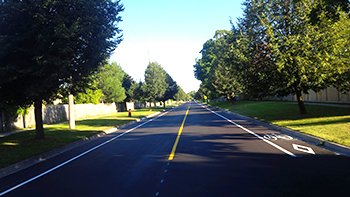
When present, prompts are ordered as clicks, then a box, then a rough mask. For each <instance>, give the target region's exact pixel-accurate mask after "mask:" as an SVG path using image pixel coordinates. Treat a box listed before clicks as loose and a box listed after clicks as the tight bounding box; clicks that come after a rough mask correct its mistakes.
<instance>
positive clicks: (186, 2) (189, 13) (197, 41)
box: [111, 0, 243, 92]
mask: <svg viewBox="0 0 350 197" xmlns="http://www.w3.org/2000/svg"><path fill="white" fill-rule="evenodd" d="M242 2H243V0H171V1H168V0H145V1H141V0H124V1H123V0H122V3H123V4H124V7H125V11H124V12H123V13H122V14H121V16H122V18H123V22H121V23H120V25H119V26H120V28H121V29H122V30H123V35H124V36H123V39H124V40H123V41H122V43H121V44H120V45H119V46H118V48H117V49H116V51H115V52H114V54H113V55H112V57H111V61H115V62H117V63H119V64H120V65H121V67H122V68H123V70H125V71H126V72H127V73H128V74H129V75H131V76H132V77H133V78H134V79H135V80H136V81H139V80H143V78H144V77H143V76H144V71H145V69H146V67H147V65H148V62H149V61H156V62H158V63H160V64H161V65H162V66H163V68H164V69H165V70H166V71H167V72H168V73H169V74H170V76H172V78H173V79H174V80H175V81H176V82H177V83H178V84H179V85H180V86H181V87H182V88H183V89H184V90H185V91H186V92H189V91H191V90H197V89H198V87H199V84H200V81H198V80H196V79H195V77H194V74H193V65H194V64H195V60H196V58H200V53H199V51H200V50H201V49H202V46H203V44H204V42H205V41H206V40H208V39H210V38H212V37H213V36H214V33H215V31H216V30H219V29H231V25H230V18H232V20H233V21H236V19H237V17H241V16H242V8H243V6H242V5H241V4H242Z"/></svg>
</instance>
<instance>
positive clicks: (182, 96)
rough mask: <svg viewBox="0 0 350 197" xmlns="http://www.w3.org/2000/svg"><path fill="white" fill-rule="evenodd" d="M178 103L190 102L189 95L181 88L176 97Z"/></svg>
mask: <svg viewBox="0 0 350 197" xmlns="http://www.w3.org/2000/svg"><path fill="white" fill-rule="evenodd" d="M174 98H175V100H176V101H186V100H188V95H187V94H186V92H185V91H184V90H183V89H182V88H181V87H180V86H179V87H178V91H177V93H176V94H175V96H174Z"/></svg>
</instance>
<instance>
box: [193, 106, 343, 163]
mask: <svg viewBox="0 0 350 197" xmlns="http://www.w3.org/2000/svg"><path fill="white" fill-rule="evenodd" d="M200 105H201V104H200ZM201 106H202V107H203V108H205V109H207V110H208V111H210V112H212V113H214V114H216V115H217V116H219V117H221V118H223V119H225V120H226V121H228V122H230V123H231V124H233V125H235V126H237V127H239V128H241V129H242V130H244V131H246V132H248V133H250V134H252V135H254V136H255V137H257V138H259V139H261V140H262V141H264V142H266V143H268V144H270V145H271V146H273V147H275V148H277V149H279V150H280V151H282V152H284V153H286V154H288V155H290V156H292V155H291V154H293V155H294V156H292V157H298V156H303V155H321V154H323V155H338V154H337V153H334V152H332V151H329V150H326V149H323V148H322V147H318V146H316V145H312V144H309V143H307V142H304V141H302V140H300V139H297V138H293V137H292V136H289V135H287V134H283V133H280V132H278V131H273V130H271V129H269V128H266V127H264V126H261V127H262V128H265V129H266V132H265V133H256V132H254V131H252V130H253V129H251V130H250V129H247V128H245V127H243V126H242V125H240V124H238V123H236V122H234V121H232V120H230V119H229V118H227V117H225V116H222V115H221V114H218V113H217V112H215V111H212V110H211V109H209V108H208V107H206V106H204V105H201ZM257 126H260V125H257ZM289 153H291V154H289Z"/></svg>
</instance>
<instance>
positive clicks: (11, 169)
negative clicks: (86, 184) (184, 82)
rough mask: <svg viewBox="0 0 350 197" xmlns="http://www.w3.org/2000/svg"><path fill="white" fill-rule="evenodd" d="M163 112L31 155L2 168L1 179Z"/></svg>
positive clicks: (0, 171)
mask: <svg viewBox="0 0 350 197" xmlns="http://www.w3.org/2000/svg"><path fill="white" fill-rule="evenodd" d="M164 111H165V110H163V111H162V112H164ZM162 112H156V113H154V114H151V115H148V116H146V117H144V118H141V119H136V120H134V121H131V122H128V123H126V124H124V125H121V126H120V127H118V128H111V129H108V130H106V131H102V132H101V133H98V134H96V135H93V136H91V137H88V138H85V139H82V140H78V141H75V142H72V143H69V144H67V145H64V146H63V147H59V148H56V149H53V150H51V151H48V152H45V153H42V154H39V155H36V156H33V157H30V158H28V159H25V160H23V161H20V162H17V163H15V164H12V165H10V166H7V167H5V168H2V169H0V179H1V178H3V177H5V176H8V175H10V174H14V173H16V172H18V171H21V170H23V169H26V168H29V167H31V166H34V165H36V164H38V163H40V162H43V161H46V160H48V159H51V158H53V157H56V156H58V155H60V154H62V153H65V152H67V151H69V150H72V149H74V148H76V147H79V146H81V145H84V144H86V143H88V142H90V141H92V140H94V139H97V138H100V137H102V136H105V135H107V134H110V133H114V132H117V131H118V130H119V129H124V128H126V127H128V126H130V125H132V124H134V123H136V122H140V121H142V120H145V119H149V118H153V117H155V116H158V115H159V114H160V113H162Z"/></svg>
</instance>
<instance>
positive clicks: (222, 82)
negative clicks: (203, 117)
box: [194, 30, 242, 100]
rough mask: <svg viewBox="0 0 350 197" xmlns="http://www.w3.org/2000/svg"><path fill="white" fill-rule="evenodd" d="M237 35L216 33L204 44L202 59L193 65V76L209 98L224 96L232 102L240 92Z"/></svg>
mask: <svg viewBox="0 0 350 197" xmlns="http://www.w3.org/2000/svg"><path fill="white" fill-rule="evenodd" d="M237 35H238V32H237V31H228V30H218V31H216V33H215V36H214V38H213V39H210V40H208V41H207V42H206V43H205V44H204V46H203V49H202V51H201V53H202V58H201V59H199V60H197V63H196V65H194V68H195V76H196V78H197V79H199V80H201V81H202V87H203V88H205V90H206V91H207V96H209V97H210V98H215V97H218V96H224V97H225V98H227V99H228V100H233V99H234V98H235V97H236V95H237V94H239V93H241V92H242V86H241V83H240V79H239V78H240V74H239V69H238V67H239V64H240V61H239V59H238V58H239V57H238V56H237V55H236V52H237V51H238V47H237V43H236V42H237Z"/></svg>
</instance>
